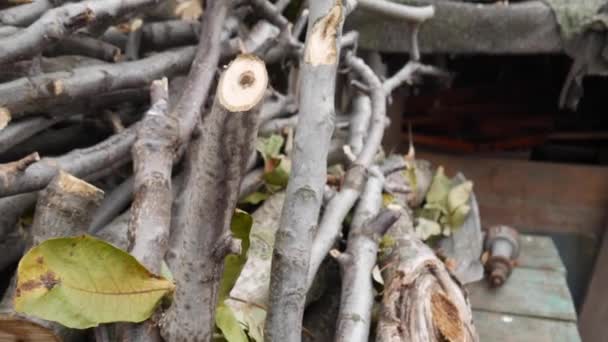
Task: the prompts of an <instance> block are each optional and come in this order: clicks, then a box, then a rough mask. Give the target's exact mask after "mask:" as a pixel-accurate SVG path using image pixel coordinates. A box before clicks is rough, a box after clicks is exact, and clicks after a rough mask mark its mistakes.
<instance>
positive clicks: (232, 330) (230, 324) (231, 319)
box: [215, 304, 249, 342]
mask: <svg viewBox="0 0 608 342" xmlns="http://www.w3.org/2000/svg"><path fill="white" fill-rule="evenodd" d="M215 325H217V327H218V328H219V329H220V330H221V331H222V335H224V338H225V339H226V341H228V342H249V339H248V338H247V335H246V334H245V332H244V331H243V328H242V327H241V325H240V323H239V321H238V320H237V319H236V317H235V316H234V313H233V312H232V309H230V307H228V306H227V305H224V304H220V305H218V307H217V309H216V311H215Z"/></svg>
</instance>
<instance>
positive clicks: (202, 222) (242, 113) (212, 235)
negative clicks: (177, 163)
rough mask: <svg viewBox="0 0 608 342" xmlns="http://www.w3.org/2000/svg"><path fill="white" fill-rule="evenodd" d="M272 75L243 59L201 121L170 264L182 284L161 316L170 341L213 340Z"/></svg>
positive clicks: (226, 75)
mask: <svg viewBox="0 0 608 342" xmlns="http://www.w3.org/2000/svg"><path fill="white" fill-rule="evenodd" d="M267 84H268V75H267V73H266V67H265V65H264V63H263V62H262V61H261V60H259V59H258V58H256V57H254V56H251V55H241V56H239V57H237V58H236V59H235V60H234V61H233V62H232V63H230V65H229V66H228V68H227V69H226V70H225V71H224V73H223V74H222V76H221V78H220V81H219V84H218V87H217V92H216V97H215V101H214V103H213V107H212V109H211V112H210V113H208V114H207V115H205V116H204V117H203V119H202V121H201V123H200V129H201V134H200V135H198V136H197V137H196V138H195V139H194V140H193V141H192V143H191V144H190V147H189V150H188V152H187V155H186V162H185V176H186V178H185V186H184V190H183V194H182V195H183V196H184V198H187V199H188V200H187V201H183V202H179V205H178V207H177V209H176V210H177V217H176V223H175V224H174V225H173V227H172V236H171V241H170V245H169V252H168V253H167V262H168V264H169V267H170V269H171V271H172V272H173V275H174V278H175V281H176V283H177V290H176V292H175V296H174V300H173V304H172V306H171V307H170V308H169V309H168V310H167V311H166V312H165V315H164V317H163V319H162V321H161V332H162V335H163V337H164V338H165V339H167V340H170V341H184V340H188V341H208V340H210V339H211V338H212V336H213V332H214V325H215V319H214V315H215V307H216V301H217V289H218V286H219V281H220V278H221V275H222V272H223V266H224V262H223V260H221V259H220V260H218V258H217V257H216V255H215V253H214V251H215V250H216V247H217V245H218V242H219V241H220V240H221V239H224V238H225V237H226V236H227V235H228V232H229V229H230V222H231V219H232V216H233V213H234V210H235V208H236V203H237V200H238V194H239V187H240V184H241V182H242V179H243V177H244V176H245V172H246V167H247V161H248V160H249V157H250V155H251V153H252V151H253V146H254V142H255V139H256V136H257V128H258V125H259V109H260V107H261V103H262V100H263V96H264V94H265V92H266V88H267Z"/></svg>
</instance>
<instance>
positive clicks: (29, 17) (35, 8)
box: [0, 0, 64, 26]
mask: <svg viewBox="0 0 608 342" xmlns="http://www.w3.org/2000/svg"><path fill="white" fill-rule="evenodd" d="M63 2H64V1H62V0H33V1H32V2H31V3H29V4H23V5H20V6H15V7H11V8H7V9H5V10H2V11H0V23H2V25H12V26H27V25H29V24H31V23H33V22H34V21H36V19H38V18H40V16H41V15H42V14H43V13H44V12H46V11H47V10H50V9H51V8H53V7H55V6H59V5H61V4H62V3H63Z"/></svg>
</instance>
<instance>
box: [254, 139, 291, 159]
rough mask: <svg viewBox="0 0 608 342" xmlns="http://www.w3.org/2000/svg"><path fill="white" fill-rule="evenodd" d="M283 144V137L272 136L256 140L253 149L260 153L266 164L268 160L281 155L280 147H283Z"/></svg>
mask: <svg viewBox="0 0 608 342" xmlns="http://www.w3.org/2000/svg"><path fill="white" fill-rule="evenodd" d="M284 142H285V139H284V138H283V136H281V135H278V134H273V135H271V136H269V137H268V138H264V137H260V138H258V140H257V141H256V144H255V148H256V150H258V152H260V154H261V155H262V158H263V159H264V161H265V162H268V160H270V159H271V158H275V157H277V156H278V155H279V154H280V153H281V147H283V143H284Z"/></svg>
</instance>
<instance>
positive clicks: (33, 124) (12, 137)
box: [0, 117, 61, 153]
mask: <svg viewBox="0 0 608 342" xmlns="http://www.w3.org/2000/svg"><path fill="white" fill-rule="evenodd" d="M59 121H61V119H60V118H50V119H49V118H41V117H37V118H31V119H26V120H22V121H19V122H15V123H11V124H10V125H8V126H7V127H6V128H5V129H3V130H2V131H0V153H4V152H6V151H7V150H9V149H10V148H11V147H13V146H15V145H18V144H19V143H21V142H23V141H24V140H27V139H28V138H29V137H31V136H33V135H35V134H36V133H38V132H41V131H43V130H45V129H47V128H49V127H51V126H52V125H54V124H56V123H57V122H59Z"/></svg>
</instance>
